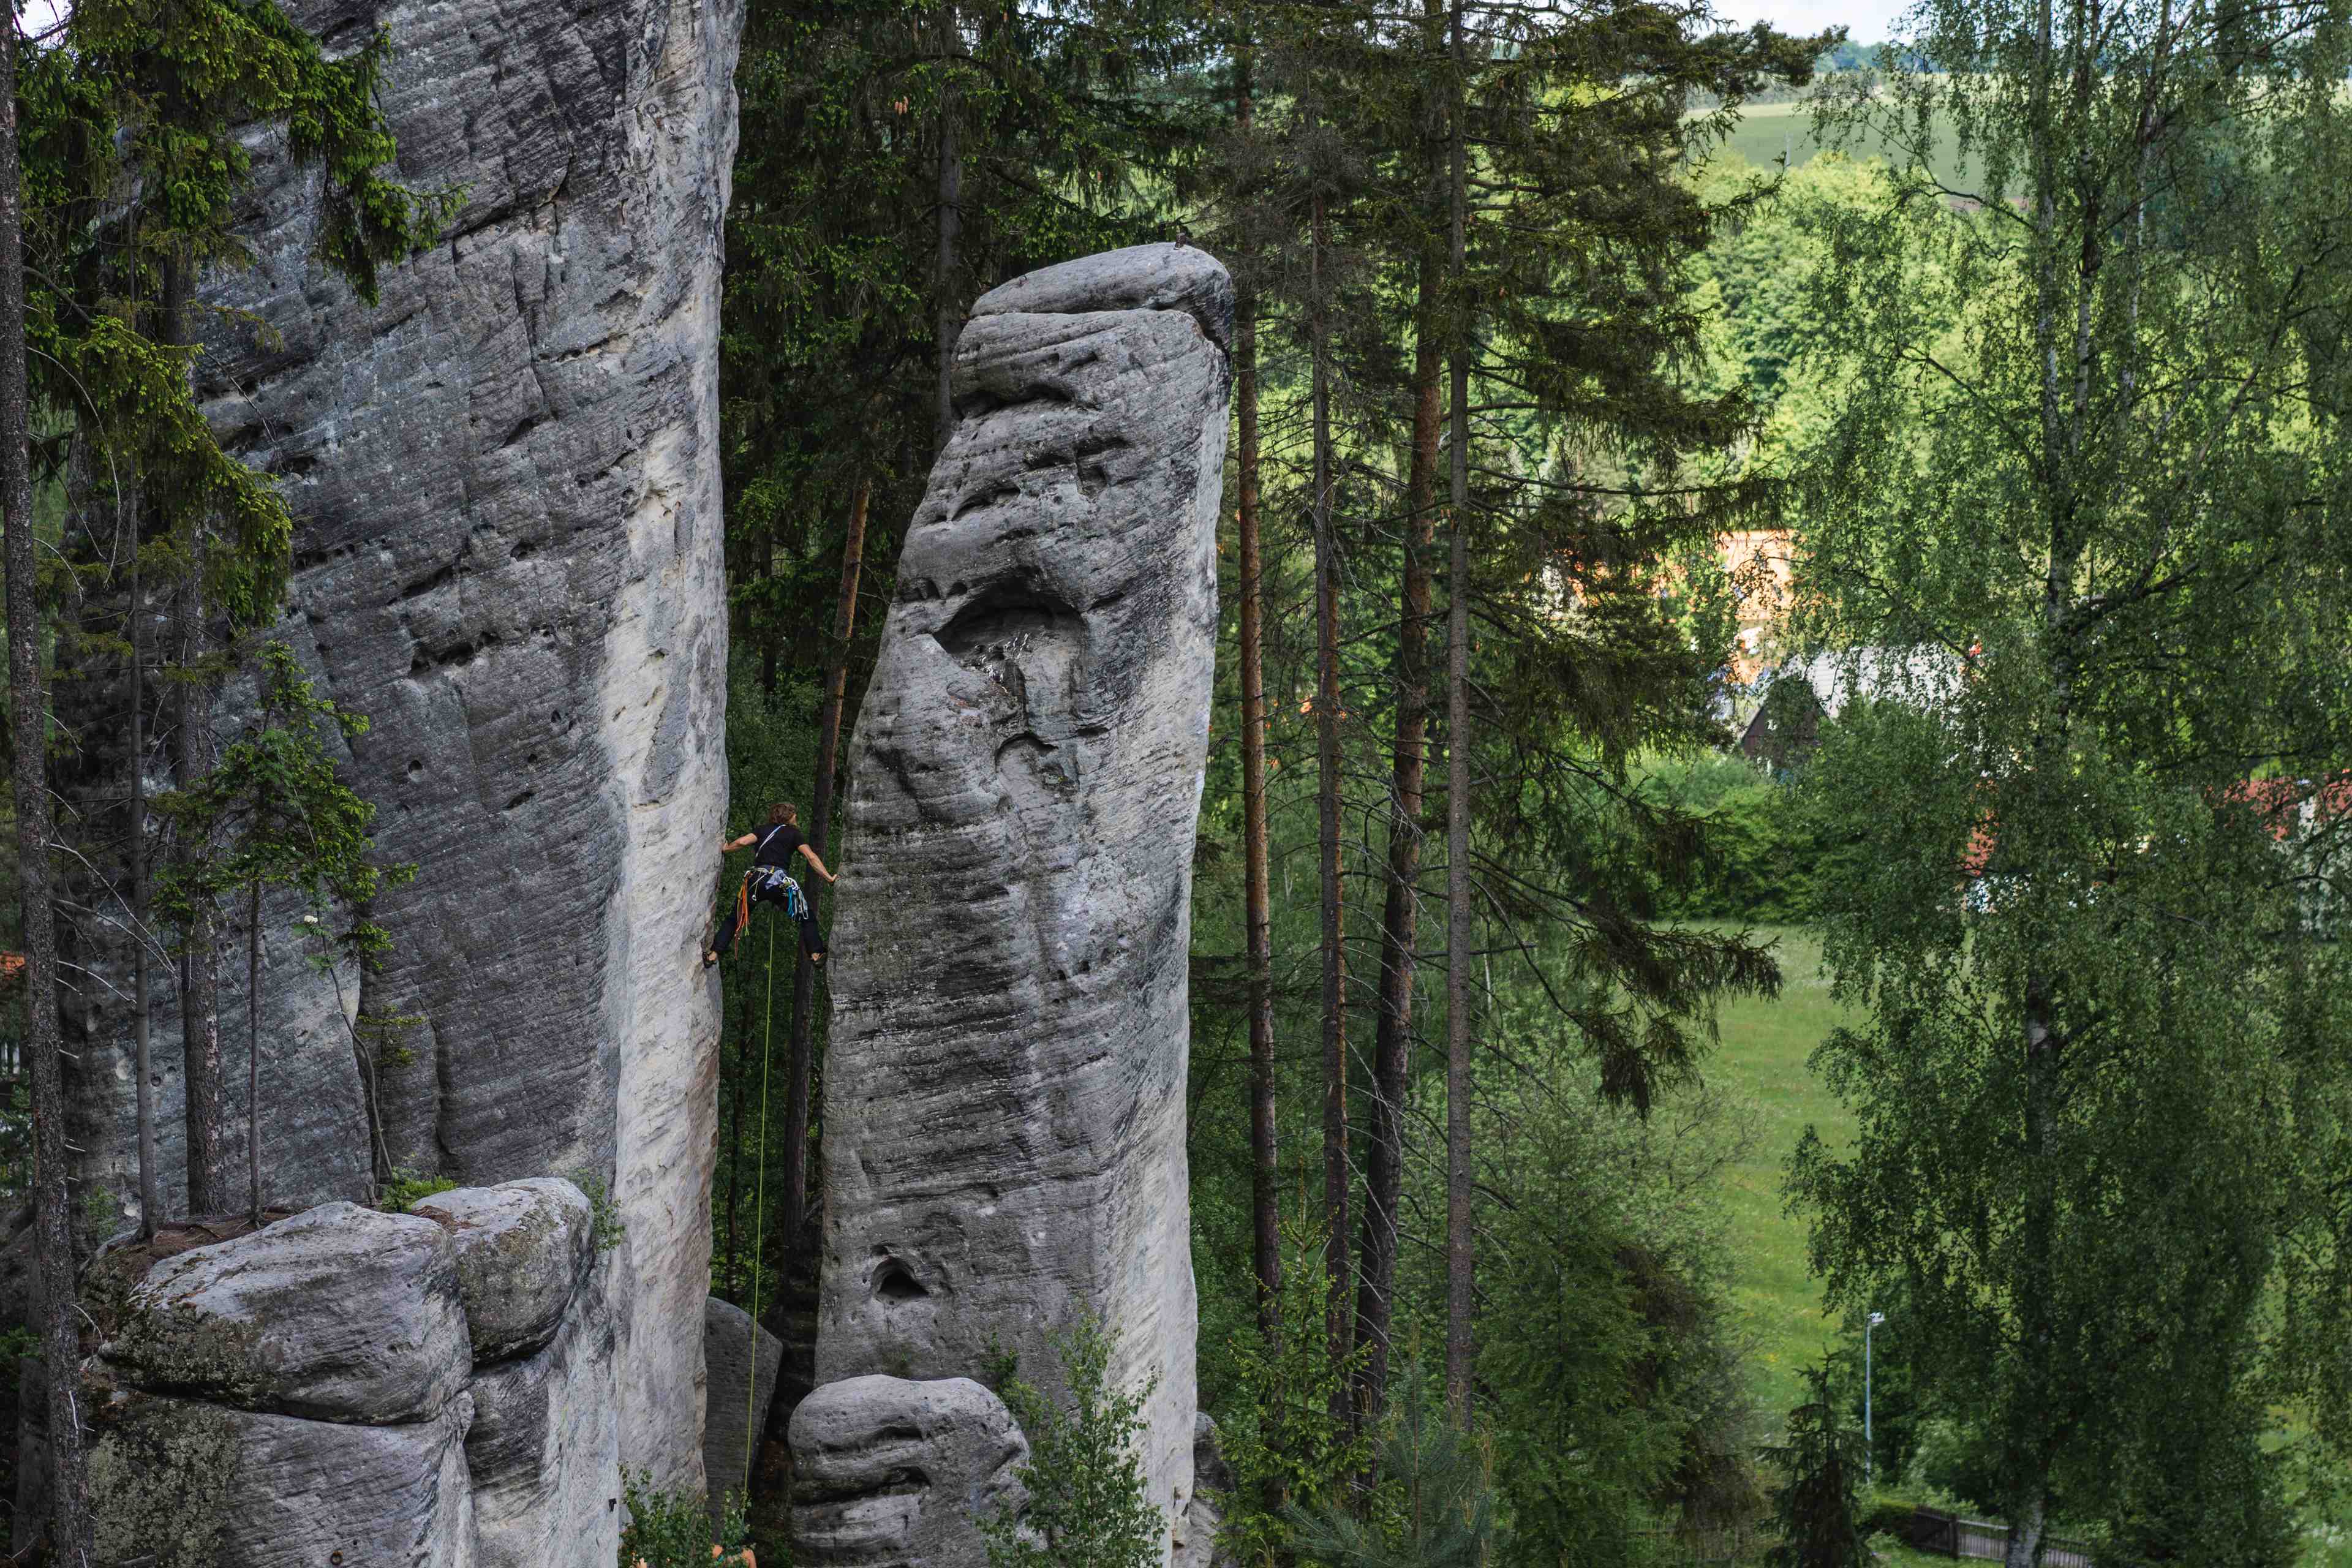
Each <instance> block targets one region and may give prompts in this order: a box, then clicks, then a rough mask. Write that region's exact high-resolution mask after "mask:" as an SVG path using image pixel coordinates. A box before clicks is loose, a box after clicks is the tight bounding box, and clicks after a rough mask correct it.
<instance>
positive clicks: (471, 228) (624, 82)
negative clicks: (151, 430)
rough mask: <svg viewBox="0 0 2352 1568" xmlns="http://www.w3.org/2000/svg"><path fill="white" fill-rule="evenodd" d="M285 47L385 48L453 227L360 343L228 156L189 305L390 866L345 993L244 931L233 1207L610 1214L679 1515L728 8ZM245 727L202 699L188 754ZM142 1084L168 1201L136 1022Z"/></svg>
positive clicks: (636, 1351) (168, 1106) (472, 17)
mask: <svg viewBox="0 0 2352 1568" xmlns="http://www.w3.org/2000/svg"><path fill="white" fill-rule="evenodd" d="M288 8H289V11H290V12H291V13H292V15H293V16H294V17H295V19H296V20H297V21H298V22H299V23H300V24H301V25H302V26H306V27H308V28H310V29H312V30H313V31H315V32H317V33H319V34H320V36H321V37H324V38H326V39H327V40H328V42H329V47H331V48H335V49H341V48H344V47H350V46H351V45H352V44H353V43H355V42H356V41H357V40H360V39H362V38H364V37H368V36H369V35H370V34H371V33H372V32H373V30H375V29H377V28H379V27H381V28H383V29H384V30H385V32H386V34H387V36H388V43H389V48H388V51H387V53H386V56H385V66H384V75H383V79H382V82H381V84H380V86H379V88H378V90H377V97H378V100H379V101H380V102H381V103H382V104H383V109H384V111H385V113H386V114H387V116H388V117H389V119H390V121H391V123H392V126H393V129H394V132H395V133H396V134H397V136H398V138H399V142H400V160H399V164H400V172H401V174H402V175H403V177H404V178H405V179H406V180H407V181H408V182H409V183H411V184H413V185H415V186H417V187H420V188H424V189H430V190H449V191H454V192H457V193H458V194H459V195H461V197H462V201H463V205H462V206H461V207H460V209H459V210H458V211H457V214H456V216H455V218H454V220H453V222H452V223H451V225H450V226H449V229H448V231H447V233H446V235H445V237H443V238H442V240H441V241H440V242H439V243H438V244H436V245H435V246H434V247H431V248H430V249H429V250H428V251H427V252H426V253H425V254H424V255H423V256H420V257H418V258H414V259H412V260H409V261H406V262H404V263H402V264H400V265H398V266H395V267H388V268H385V269H384V271H383V275H382V287H383V296H382V300H381V301H380V302H379V303H378V304H376V305H373V306H370V305H366V304H364V303H363V302H362V301H360V300H357V299H355V298H354V297H353V295H352V291H351V290H350V289H348V288H346V287H345V286H343V285H342V284H341V282H340V281H338V280H335V279H331V277H329V276H327V275H326V274H324V273H323V272H322V270H321V269H320V267H319V266H318V265H317V264H316V263H315V261H313V260H312V259H311V257H310V247H311V243H312V237H313V235H314V232H315V226H316V218H317V215H318V212H319V208H320V184H319V180H318V178H317V176H316V174H315V173H314V172H310V171H304V170H300V169H298V168H295V167H294V166H292V165H291V164H290V163H289V162H288V161H287V160H286V159H285V158H284V157H283V156H282V153H283V147H282V142H281V140H280V139H279V138H278V137H277V136H275V135H274V134H270V135H265V134H260V133H257V134H256V135H255V136H254V138H253V147H254V151H255V153H256V155H257V163H256V169H257V189H256V191H255V192H254V194H253V196H252V198H251V200H250V201H249V202H248V203H247V205H246V207H245V209H244V210H245V211H246V212H247V214H248V215H249V216H248V221H247V225H246V226H245V230H244V238H245V239H246V241H247V244H248V245H249V246H250V247H251V248H252V250H253V253H254V256H255V260H256V265H255V266H254V267H253V268H251V269H250V270H244V271H235V272H228V271H224V272H222V273H220V274H218V275H216V276H214V277H212V278H210V279H207V280H206V282H205V290H204V294H205V300H204V303H205V310H203V311H201V312H200V313H199V318H198V319H199V320H200V321H203V322H205V331H206V333H207V335H208V342H207V343H206V354H205V359H204V361H203V363H202V365H201V367H200V371H199V378H200V390H201V392H202V395H204V397H205V400H206V407H207V410H208V412H209V414H210V415H211V416H212V418H213V420H214V423H215V428H216V429H218V430H219V431H221V432H222V434H223V436H224V437H225V438H226V440H227V441H228V442H229V444H230V445H231V446H232V447H234V448H235V449H236V450H237V451H238V452H240V453H241V454H242V455H244V456H245V457H246V458H247V459H248V460H250V461H252V462H254V463H255V464H257V466H259V467H260V468H263V469H265V470H266V471H268V472H269V473H271V474H273V475H275V476H276V477H277V479H278V483H279V485H280V488H281V491H282V493H283V494H284V495H285V497H286V500H287V501H288V503H289V507H290V509H291V510H292V511H293V513H294V516H295V518H296V521H297V528H296V537H295V572H294V578H293V583H292V587H291V592H290V604H289V609H288V612H287V614H286V616H284V617H283V619H282V620H281V621H280V623H279V624H278V626H276V627H275V628H274V630H275V632H276V634H277V635H278V636H281V637H285V638H287V639H288V640H289V642H290V643H291V644H292V646H293V647H294V648H295V650H296V652H297V655H298V657H299V658H300V659H301V661H302V663H303V665H304V667H305V668H306V669H307V670H308V671H309V673H310V676H311V678H312V679H313V680H314V681H315V682H316V684H317V686H318V688H319V689H320V692H321V693H322V694H323V695H326V696H329V697H331V698H332V699H334V700H336V701H337V702H339V703H341V704H343V705H344V706H345V707H347V708H349V709H352V710H355V711H358V712H361V713H364V714H366V715H368V716H369V717H370V719H371V720H372V721H373V728H372V729H371V730H370V731H369V732H368V733H367V734H366V735H365V736H363V737H362V738H360V739H359V740H358V741H356V742H353V744H352V748H351V750H350V752H349V753H348V757H347V762H348V763H349V776H350V778H351V779H352V782H353V784H354V785H355V786H356V787H357V788H358V789H360V790H361V792H362V794H364V795H366V796H367V798H368V799H369V800H370V801H371V802H372V803H373V805H375V806H376V807H377V816H376V818H375V822H374V834H375V837H376V841H377V846H378V849H379V852H380V854H381V856H382V858H384V859H386V860H389V861H394V862H411V863H414V864H415V865H416V866H417V867H418V876H417V879H416V880H415V882H414V883H412V884H410V885H408V886H405V887H400V888H392V889H386V890H385V891H384V893H383V896H382V897H381V898H380V899H379V900H377V902H376V904H375V907H374V910H373V918H374V920H375V921H377V923H379V924H380V925H382V926H383V927H384V928H385V930H386V931H388V932H389V933H390V935H391V938H392V944H393V945H392V951H391V952H390V954H389V955H388V960H387V962H386V963H385V965H384V967H383V971H382V972H381V973H371V974H368V975H365V976H361V975H356V974H352V973H344V974H342V975H341V976H340V977H339V978H340V979H341V986H340V988H338V986H337V985H336V984H335V983H334V982H335V979H336V978H338V977H331V976H329V975H327V974H322V973H313V972H312V971H310V968H309V967H308V966H307V965H306V963H304V962H303V961H302V958H303V955H302V953H301V952H300V951H299V943H298V942H297V940H296V938H295V937H294V936H293V935H292V934H291V932H292V929H293V928H292V926H291V913H292V910H291V908H290V906H289V907H287V908H280V907H278V905H275V904H272V905H268V906H267V907H266V908H265V911H264V925H265V930H266V936H267V940H266V942H265V950H266V955H267V966H268V980H267V989H266V992H265V994H264V996H263V998H262V1003H263V1005H262V1014H261V1026H262V1027H261V1033H262V1038H263V1041H264V1043H265V1050H264V1059H263V1068H264V1071H263V1105H262V1108H261V1116H262V1121H261V1125H262V1137H263V1140H264V1146H263V1149H262V1156H263V1164H264V1174H265V1179H266V1184H267V1185H268V1189H269V1197H270V1199H271V1200H272V1201H273V1202H280V1203H301V1202H307V1201H311V1200H314V1199H319V1198H325V1197H347V1198H348V1197H360V1196H363V1195H365V1194H366V1192H367V1189H368V1187H369V1184H370V1182H371V1178H372V1177H373V1176H375V1175H379V1174H381V1173H383V1167H386V1166H396V1167H403V1168H405V1169H409V1170H413V1171H417V1172H426V1173H441V1174H446V1175H448V1176H451V1177H453V1178H455V1179H457V1180H458V1181H460V1182H463V1183H466V1184H473V1185H488V1184H495V1183H498V1182H501V1181H505V1180H509V1179H511V1178H514V1177H519V1176H526V1175H537V1174H541V1173H550V1172H555V1173H585V1174H586V1175H589V1176H593V1178H594V1179H596V1180H598V1181H600V1182H602V1183H604V1184H605V1185H606V1187H607V1189H608V1190H609V1191H610V1193H611V1194H612V1196H613V1201H614V1204H615V1205H616V1207H617V1210H618V1213H619V1217H620V1219H621V1221H622V1223H623V1225H624V1226H625V1240H624V1242H623V1243H622V1245H621V1247H620V1248H619V1256H618V1258H617V1263H616V1271H615V1274H614V1280H613V1289H614V1311H615V1314H616V1318H615V1321H616V1331H617V1332H618V1334H619V1336H620V1351H619V1355H620V1358H621V1359H620V1373H619V1376H620V1397H621V1400H622V1404H623V1408H624V1411H625V1419H624V1422H623V1426H622V1430H623V1433H624V1443H625V1447H626V1449H627V1452H628V1457H629V1458H630V1461H631V1463H632V1464H636V1465H643V1466H646V1467H648V1468H651V1469H652V1471H653V1472H654V1475H655V1479H656V1482H657V1484H660V1485H663V1486H666V1487H687V1488H695V1487H698V1486H699V1485H700V1482H701V1426H702V1404H701V1392H700V1390H701V1376H702V1368H701V1355H702V1323H701V1310H702V1299H703V1297H704V1295H705V1294H706V1293H707V1290H708V1289H709V1287H708V1261H709V1232H710V1227H709V1180H710V1170H711V1160H712V1152H713V1149H714V1147H715V1142H714V1137H713V1130H714V1121H715V1115H716V1110H715V1098H714V1093H713V1088H714V1084H715V1081H716V1071H717V1056H716V1049H717V1025H718V1012H717V1005H716V1004H717V990H716V986H715V984H713V983H712V982H711V981H710V980H709V978H708V977H706V976H705V975H703V974H702V973H701V972H700V970H699V968H698V963H697V962H696V959H697V950H698V944H699V942H700V940H701V938H702V935H703V927H704V925H705V922H706V921H707V918H708V911H709V900H710V891H711V882H712V875H713V871H714V868H715V867H716V865H717V863H718V860H719V850H718V844H717V841H718V838H719V830H720V826H721V822H722V817H723V816H724V812H725V805H726V799H727V781H726V771H725V759H724V754H723V746H722V736H721V718H722V712H723V707H724V681H725V674H726V636H727V630H726V604H725V593H724V583H723V575H722V565H721V556H720V547H721V516H720V507H719V448H718V401H717V394H718V388H717V358H718V355H717V348H718V328H719V320H718V301H719V262H720V256H719V242H720V230H721V219H722V216H723V215H724V213H725V210H726V206H727V202H728V196H729V188H728V182H729V174H730V166H731V162H732V156H733V152H734V143H735V102H734V93H733V88H732V84H731V76H732V69H733V64H734V57H735V49H736V42H737V37H738V34H739V32H740V26H741V13H742V0H569V3H565V4H560V5H559V4H555V3H554V0H291V3H290V4H289V7H288ZM249 702H250V695H249V693H248V692H246V691H242V690H240V689H230V690H228V691H226V692H225V693H224V694H223V696H222V699H221V705H220V710H219V713H218V716H217V717H218V721H219V722H220V723H221V724H223V725H226V724H230V723H233V722H234V721H235V720H236V716H237V714H238V713H239V712H240V711H241V710H242V705H245V704H249ZM154 765H156V766H158V767H160V766H161V764H160V763H156V764H154ZM156 782H157V784H158V785H159V787H160V786H161V785H163V784H169V783H172V782H174V781H172V780H170V779H169V778H167V777H159V778H158V779H157V781H156ZM122 794H123V792H122V790H121V787H120V784H119V782H118V783H117V784H113V785H112V786H110V787H108V788H105V789H97V788H93V791H92V794H91V798H93V799H97V798H100V797H103V798H105V799H109V800H113V801H119V800H120V799H121V796H122ZM90 821H91V824H92V826H90V828H89V837H90V838H91V839H92V841H93V845H94V846H96V847H103V846H100V845H99V844H98V841H100V840H104V841H106V842H108V843H111V842H112V841H113V840H116V839H119V838H121V837H122V835H121V822H120V811H119V808H118V809H112V810H110V811H109V812H108V813H105V814H101V815H100V816H93V817H92V818H91V819H90ZM118 858H119V856H118ZM83 925H84V926H85V927H86V928H87V931H86V933H85V934H86V936H87V941H86V942H84V946H83V948H82V949H80V950H78V951H77V952H76V953H75V954H74V958H75V960H76V962H79V963H85V964H87V965H88V966H89V969H90V970H91V971H92V972H93V982H92V983H91V984H86V985H84V986H81V987H79V988H78V996H77V1000H76V1001H75V1003H74V1004H73V1012H72V1016H71V1017H70V1018H69V1020H68V1040H69V1044H70V1048H72V1049H74V1050H75V1051H76V1052H77V1053H78V1066H77V1069H76V1078H75V1085H74V1094H75V1096H76V1104H77V1110H76V1115H75V1120H74V1124H73V1127H72V1130H71V1136H72V1138H73V1142H75V1144H76V1145H77V1146H78V1147H79V1149H81V1150H82V1151H83V1153H82V1154H81V1156H80V1160H79V1169H78V1171H77V1175H78V1176H79V1177H80V1178H81V1179H82V1180H83V1181H84V1182H85V1184H88V1185H89V1186H90V1187H91V1188H92V1189H93V1190H95V1189H98V1188H103V1189H106V1190H108V1191H110V1193H112V1194H115V1195H116V1197H117V1198H118V1200H120V1199H121V1198H122V1197H123V1196H124V1194H131V1193H134V1192H135V1191H136V1184H135V1182H134V1180H133V1178H132V1174H131V1172H132V1150H133V1141H132V1137H131V1106H132V1097H133V1089H134V1087H135V1086H134V1085H133V1084H132V1083H131V1074H130V1070H129V1067H128V1062H129V1053H130V1050H131V1027H130V1023H129V1020H128V1017H127V1013H126V1009H125V1008H124V1007H123V1006H122V1005H121V1002H120V1000H119V998H120V997H121V996H122V995H124V994H127V993H128V989H129V988H128V984H127V980H126V979H125V978H124V977H125V976H126V975H127V973H128V970H129V958H128V954H127V952H126V951H125V950H124V949H123V948H122V947H121V944H120V943H119V942H115V939H113V938H111V937H110V936H108V935H106V931H107V927H106V924H105V922H103V921H86V922H83ZM224 935H225V939H226V941H227V942H229V943H230V944H232V946H234V947H236V948H237V949H239V950H240V951H241V945H242V940H243V933H242V928H241V927H236V926H232V928H231V929H230V930H228V931H226V932H225V933H224ZM110 944H111V945H110ZM241 970H242V965H241V964H230V965H227V966H226V973H225V976H224V978H225V980H226V982H227V983H228V984H227V987H226V994H225V995H224V997H223V1004H224V1007H225V1009H226V1010H227V1015H228V1016H227V1020H226V1027H225V1029H224V1036H225V1038H224V1047H225V1053H226V1057H227V1058H228V1060H227V1066H228V1069H229V1077H230V1079H231V1082H232V1086H233V1088H232V1106H231V1109H232V1111H233V1112H234V1111H235V1110H236V1109H237V1108H238V1107H239V1106H241V1104H242V1099H241V1096H242V1087H241V1086H242V1080H243V1079H244V1062H243V1050H242V1038H243V1029H242V1008H243V1005H244V998H243V992H242V990H241V984H242V982H241V976H240V973H239V972H240V971H241ZM159 990H160V991H161V992H162V993H163V994H164V995H165V996H168V995H169V993H170V987H169V986H161V987H159ZM360 1011H364V1012H366V1013H368V1014H370V1015H372V1016H387V1015H401V1016H414V1017H415V1018H417V1019H418V1020H420V1021H419V1022H418V1023H417V1024H415V1026H413V1027H411V1028H410V1029H408V1030H407V1031H406V1032H405V1033H404V1036H403V1037H401V1038H399V1039H397V1040H395V1041H392V1042H388V1043H383V1048H379V1043H377V1042H365V1043H362V1042H355V1041H354V1039H353V1038H352V1035H351V1033H350V1031H349V1029H348V1027H347V1025H348V1023H349V1021H350V1019H351V1018H352V1016H354V1015H355V1014H356V1013H358V1012H360ZM155 1057H156V1063H157V1078H158V1084H157V1092H158V1096H159V1099H158V1108H159V1117H160V1122H161V1127H162V1130H163V1164H164V1169H165V1171H166V1173H173V1172H176V1171H177V1170H178V1169H179V1168H180V1165H181V1163H182V1159H181V1153H180V1128H181V1124H182V1093H183V1090H182V1072H181V1064H182V1047H181V1045H180V1040H179V1028H178V1022H177V1020H176V1018H174V1017H172V1016H169V1014H168V1011H167V1014H166V1016H165V1017H164V1018H163V1020H162V1026H161V1027H159V1029H158V1031H157V1037H156V1045H155ZM235 1144H236V1146H235V1148H234V1150H233V1158H235V1159H237V1160H239V1161H241V1160H242V1158H243V1141H242V1137H241V1134H240V1136H239V1137H238V1138H237V1139H236V1141H235ZM371 1152H374V1153H375V1155H376V1157H375V1158H374V1159H373V1160H372V1159H371V1158H370V1155H371ZM178 1193H179V1188H178V1184H177V1183H176V1182H173V1181H171V1180H170V1179H169V1178H168V1176H167V1189H166V1200H167V1202H171V1203H174V1204H176V1203H177V1202H178V1201H179V1197H178Z"/></svg>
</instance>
